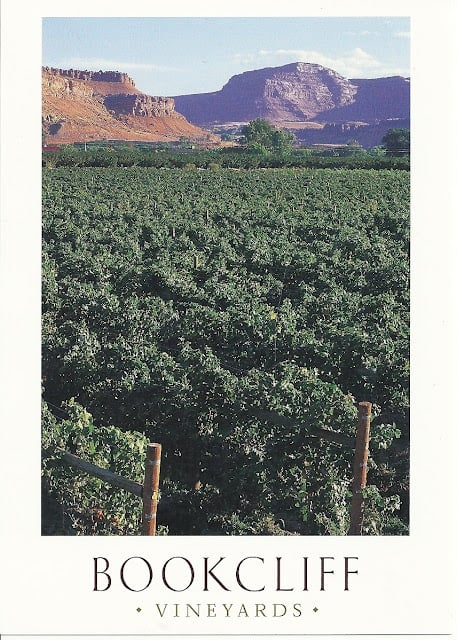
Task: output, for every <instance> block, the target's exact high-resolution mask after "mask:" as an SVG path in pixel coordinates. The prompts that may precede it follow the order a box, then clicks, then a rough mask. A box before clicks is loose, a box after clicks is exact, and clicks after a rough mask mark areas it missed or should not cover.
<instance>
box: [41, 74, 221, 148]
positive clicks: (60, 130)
mask: <svg viewBox="0 0 457 640" xmlns="http://www.w3.org/2000/svg"><path fill="white" fill-rule="evenodd" d="M42 125H43V130H44V131H45V133H46V136H47V143H48V144H52V143H53V142H61V143H71V142H85V141H87V142H88V141H91V140H101V139H115V140H138V141H151V142H152V141H157V142H159V141H173V140H179V139H180V138H182V137H186V138H190V139H194V140H206V141H208V142H211V141H213V142H214V141H217V140H218V138H217V137H216V136H213V135H211V134H209V133H208V132H207V131H203V130H202V129H200V128H199V127H197V126H195V125H193V124H190V123H189V122H188V121H187V120H186V118H185V117H184V116H183V115H181V114H180V113H178V112H177V111H176V110H175V103H174V100H173V98H167V97H157V96H149V95H146V94H144V93H142V92H141V91H139V90H138V89H137V88H136V86H135V83H134V82H133V80H132V79H131V78H130V77H129V76H128V75H127V74H125V73H120V72H118V71H81V70H75V69H54V68H50V67H43V69H42Z"/></svg>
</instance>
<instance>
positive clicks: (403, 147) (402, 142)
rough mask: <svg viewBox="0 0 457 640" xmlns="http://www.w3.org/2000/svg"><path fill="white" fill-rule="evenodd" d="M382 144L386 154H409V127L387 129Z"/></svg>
mask: <svg viewBox="0 0 457 640" xmlns="http://www.w3.org/2000/svg"><path fill="white" fill-rule="evenodd" d="M382 144H383V146H384V148H385V150H386V153H387V155H388V156H402V155H406V154H409V150H410V131H409V129H388V130H387V132H386V134H385V136H384V137H383V139H382Z"/></svg>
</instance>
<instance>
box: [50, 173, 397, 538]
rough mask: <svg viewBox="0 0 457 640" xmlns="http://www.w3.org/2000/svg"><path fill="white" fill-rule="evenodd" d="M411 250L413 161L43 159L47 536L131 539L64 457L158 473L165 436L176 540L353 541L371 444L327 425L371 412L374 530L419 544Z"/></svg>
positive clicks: (95, 488)
mask: <svg viewBox="0 0 457 640" xmlns="http://www.w3.org/2000/svg"><path fill="white" fill-rule="evenodd" d="M408 254H409V173H408V172H407V171H399V170H392V169H377V170H374V169H370V170H368V169H344V168H337V169H294V168H279V169H250V170H233V169H225V168H213V169H206V170H200V169H197V168H196V167H195V166H194V167H192V166H188V167H184V168H182V169H170V168H158V169H151V168H143V167H109V168H96V167H57V168H45V169H44V170H43V262H42V280H43V307H42V340H43V347H42V357H43V383H42V385H43V449H44V460H43V478H44V495H45V500H44V512H43V517H44V520H45V521H47V522H48V524H47V529H46V532H47V533H54V534H59V535H62V534H71V535H75V534H76V535H81V534H105V535H106V534H111V535H112V534H118V535H129V534H130V535H131V534H133V533H134V530H135V529H136V523H137V521H138V518H139V517H140V515H141V513H140V512H141V505H140V504H138V502H137V501H135V499H134V498H132V497H125V496H123V495H122V494H119V493H117V492H114V491H113V490H112V489H111V488H107V487H105V486H103V484H102V482H101V481H100V480H98V479H94V478H88V477H85V476H84V475H83V474H80V475H75V473H74V471H72V470H69V469H67V468H66V467H65V465H63V464H62V463H61V461H59V458H58V455H57V454H56V453H55V451H56V450H57V448H62V449H66V450H68V451H70V452H72V453H76V454H77V455H81V456H82V457H84V458H86V459H88V460H91V461H93V462H95V463H96V464H100V465H101V466H105V467H108V468H110V469H112V470H113V471H116V472H117V473H123V472H126V473H128V475H129V477H131V478H132V479H133V480H138V481H141V473H142V470H141V468H140V464H139V463H141V461H142V454H143V453H144V450H145V447H146V443H147V442H148V441H154V442H160V443H161V444H162V447H163V449H162V451H163V453H162V472H161V473H162V476H161V485H160V490H161V499H160V503H159V513H158V525H159V533H162V534H167V533H168V534H169V535H297V534H298V535H345V534H346V533H347V530H348V525H349V520H348V504H349V503H350V485H351V479H352V468H351V465H352V457H353V450H351V449H347V448H344V447H342V446H340V445H339V444H338V443H336V442H330V441H324V440H323V439H322V438H319V437H316V432H315V430H316V427H319V428H326V429H330V430H332V431H333V432H338V433H341V434H345V435H347V436H351V437H354V434H355V426H356V416H357V403H358V402H360V401H369V402H371V403H372V404H373V411H374V419H373V422H372V438H371V445H370V452H371V457H370V467H369V472H368V482H369V487H368V489H367V490H366V496H365V498H366V510H365V520H364V534H365V535H404V534H407V533H408V470H409V462H408V441H409V422H408V418H409V256H408ZM269 413H270V414H271V415H274V416H280V417H283V418H284V420H279V419H276V420H274V419H270V418H269V415H268V414H269ZM313 431H314V433H313ZM56 513H58V514H59V519H60V520H59V523H58V524H56V523H55V522H54V523H53V524H52V525H50V524H49V521H50V520H52V518H53V517H54V516H53V514H56ZM132 523H133V524H132Z"/></svg>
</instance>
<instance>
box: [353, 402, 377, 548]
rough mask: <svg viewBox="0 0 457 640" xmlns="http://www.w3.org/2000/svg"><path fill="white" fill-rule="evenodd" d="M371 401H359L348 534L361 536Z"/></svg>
mask: <svg viewBox="0 0 457 640" xmlns="http://www.w3.org/2000/svg"><path fill="white" fill-rule="evenodd" d="M370 416H371V402H359V418H358V423H357V436H356V443H355V455H354V479H353V482H352V501H351V523H350V526H349V533H348V535H350V536H361V535H362V525H363V506H364V505H363V494H362V489H364V488H365V487H366V484H367V471H368V455H369V450H368V447H369V442H370Z"/></svg>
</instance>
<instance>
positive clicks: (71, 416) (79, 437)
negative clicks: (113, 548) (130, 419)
mask: <svg viewBox="0 0 457 640" xmlns="http://www.w3.org/2000/svg"><path fill="white" fill-rule="evenodd" d="M64 407H65V410H64V411H60V413H65V414H66V417H65V419H62V420H58V419H56V418H55V417H54V415H53V414H52V413H51V412H50V410H49V408H48V406H47V404H46V403H43V408H42V429H43V430H42V450H43V456H42V476H43V488H44V491H45V494H46V495H47V499H48V501H49V498H50V497H51V498H53V499H54V501H55V502H56V503H58V504H59V505H60V508H61V515H62V516H63V521H64V522H65V523H66V525H63V530H62V531H60V532H59V533H60V534H65V533H69V532H71V534H72V535H136V534H137V533H138V529H139V525H140V522H141V511H142V503H141V499H140V498H138V497H136V496H133V495H131V494H129V493H128V492H125V491H123V490H121V489H116V488H113V487H111V486H110V485H109V484H108V483H106V482H104V481H103V480H100V479H98V478H95V477H93V476H90V475H88V474H86V473H84V472H82V471H78V470H76V469H74V468H72V467H69V466H68V465H67V464H66V463H65V462H63V461H62V459H61V454H62V452H63V451H69V452H71V453H74V454H75V455H77V456H79V457H80V458H82V459H84V460H86V461H88V462H91V463H93V464H95V465H97V466H99V467H102V468H104V469H109V470H110V471H113V472H115V473H118V474H119V475H122V476H124V477H126V478H128V479H130V480H134V481H136V482H139V483H141V484H142V483H143V477H144V458H145V453H146V445H147V440H146V438H145V436H144V435H143V434H141V433H133V432H122V431H121V430H120V429H117V428H116V427H98V426H96V425H95V424H94V421H93V418H92V416H91V414H90V413H88V412H87V411H86V410H85V409H83V407H81V406H80V405H78V404H77V403H76V402H75V401H74V400H73V399H71V400H69V401H68V402H67V403H65V405H64ZM43 516H44V518H43V519H44V527H45V529H46V528H49V527H51V526H52V525H53V523H51V522H49V520H50V518H51V514H49V513H46V511H45V512H44V514H43ZM55 526H56V524H55V523H54V527H55Z"/></svg>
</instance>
